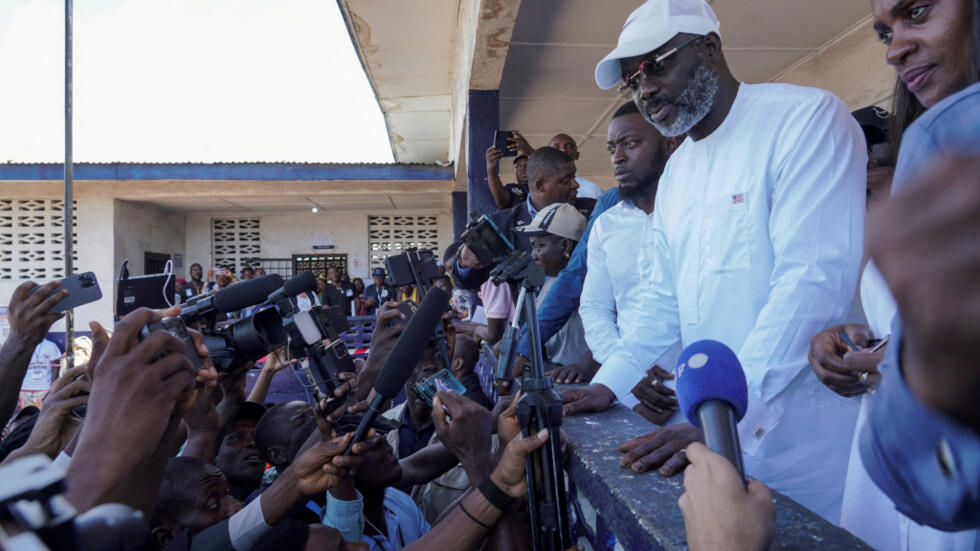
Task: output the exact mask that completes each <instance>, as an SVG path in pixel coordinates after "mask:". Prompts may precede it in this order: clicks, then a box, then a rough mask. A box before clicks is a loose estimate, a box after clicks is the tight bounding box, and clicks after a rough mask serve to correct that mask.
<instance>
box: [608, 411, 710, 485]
mask: <svg viewBox="0 0 980 551" xmlns="http://www.w3.org/2000/svg"><path fill="white" fill-rule="evenodd" d="M701 440H702V436H701V431H699V430H698V429H697V428H695V427H694V425H690V424H688V423H681V424H677V425H667V426H666V427H661V428H659V429H657V430H655V431H653V432H651V433H649V434H644V435H643V436H640V437H638V438H634V439H632V440H630V441H629V442H626V443H625V444H622V445H620V446H619V451H621V452H623V453H625V454H626V455H624V456H623V458H622V459H620V460H619V464H620V465H622V466H624V467H629V468H630V469H632V470H633V472H637V473H642V472H646V471H648V470H650V469H656V468H657V467H660V470H659V472H660V474H662V475H664V476H670V475H672V474H674V473H677V472H680V471H682V470H683V469H684V467H685V466H687V454H685V453H684V448H686V447H687V446H688V445H690V444H691V443H692V442H700V441H701Z"/></svg>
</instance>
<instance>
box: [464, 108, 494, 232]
mask: <svg viewBox="0 0 980 551" xmlns="http://www.w3.org/2000/svg"><path fill="white" fill-rule="evenodd" d="M499 116H500V93H499V92H498V91H497V90H470V97H469V105H468V106H467V116H466V189H467V197H466V199H467V201H466V215H467V217H468V216H469V215H470V214H471V213H473V212H477V213H479V214H490V213H491V212H494V211H496V210H497V204H496V203H494V201H493V195H491V194H490V188H489V187H487V148H489V147H490V146H491V145H493V137H494V133H495V132H496V131H497V125H498V124H499V122H498V121H499ZM453 226H454V229H455V220H454V224H453Z"/></svg>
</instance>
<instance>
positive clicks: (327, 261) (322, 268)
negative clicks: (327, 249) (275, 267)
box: [293, 254, 347, 278]
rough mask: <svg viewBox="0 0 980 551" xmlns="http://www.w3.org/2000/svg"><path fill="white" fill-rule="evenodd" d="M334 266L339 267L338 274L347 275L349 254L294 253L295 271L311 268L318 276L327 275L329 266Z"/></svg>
mask: <svg viewBox="0 0 980 551" xmlns="http://www.w3.org/2000/svg"><path fill="white" fill-rule="evenodd" d="M331 266H333V267H334V268H337V275H338V276H340V277H341V278H342V277H344V276H345V275H347V255H346V254H294V255H293V273H295V274H298V273H300V272H303V271H306V270H309V271H311V272H313V275H315V276H316V277H318V278H320V277H323V278H325V277H327V268H329V267H331Z"/></svg>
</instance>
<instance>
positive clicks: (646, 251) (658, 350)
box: [592, 187, 680, 407]
mask: <svg viewBox="0 0 980 551" xmlns="http://www.w3.org/2000/svg"><path fill="white" fill-rule="evenodd" d="M663 191H664V188H663V187H662V188H661V189H660V190H659V191H658V192H657V202H660V200H661V199H660V197H661V195H663ZM660 213H661V209H654V215H653V222H652V223H650V222H647V223H645V224H644V226H643V235H642V239H641V241H640V247H639V251H638V254H637V262H638V263H639V269H640V274H641V276H640V285H639V288H638V289H637V290H636V295H637V297H636V298H637V303H636V305H635V306H633V307H632V308H630V310H629V312H630V314H629V316H628V318H627V317H626V316H620V319H619V324H618V325H619V328H620V332H621V333H622V335H623V337H622V338H623V342H624V345H625V346H624V349H623V351H622V352H619V353H616V354H613V356H612V357H610V358H609V360H607V361H606V362H605V363H604V364H603V365H602V367H601V368H599V372H598V373H596V376H595V377H594V378H593V379H592V382H593V383H599V384H603V385H605V386H607V387H609V389H610V390H612V391H613V393H614V394H615V395H616V398H618V399H619V401H620V402H622V403H623V404H624V405H626V406H627V407H633V406H634V405H636V404H638V403H639V401H638V400H637V399H636V397H634V396H633V394H632V392H631V391H632V390H633V387H634V386H636V383H637V382H639V380H640V379H642V378H643V377H645V376H646V370H647V369H648V368H650V367H651V366H653V365H654V363H656V362H658V361H662V358H664V357H665V355H666V354H668V353H670V351H671V350H672V349H673V348H674V347H675V345H676V344H677V343H678V341H680V314H679V310H678V305H677V293H676V289H675V286H674V278H673V272H672V267H671V263H670V254H669V250H668V248H667V239H666V237H665V235H664V232H663V221H662V220H661V214H660ZM662 367H665V368H667V369H668V370H669V369H671V368H672V367H673V366H672V365H667V366H662Z"/></svg>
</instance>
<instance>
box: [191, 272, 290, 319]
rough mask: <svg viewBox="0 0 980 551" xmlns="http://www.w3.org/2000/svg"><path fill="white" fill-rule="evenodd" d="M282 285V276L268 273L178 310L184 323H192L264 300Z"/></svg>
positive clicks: (234, 284) (235, 284) (236, 284)
mask: <svg viewBox="0 0 980 551" xmlns="http://www.w3.org/2000/svg"><path fill="white" fill-rule="evenodd" d="M281 286H282V277H280V276H279V275H278V274H270V275H266V276H262V277H257V278H255V279H249V280H246V281H239V282H238V283H233V284H231V285H229V286H228V288H227V289H222V290H221V291H219V292H217V293H215V294H213V295H211V296H209V297H207V298H204V299H202V300H199V301H197V302H195V303H194V304H192V305H191V306H190V307H188V308H186V309H184V310H182V311H181V312H180V317H181V319H183V320H184V323H192V322H195V321H197V320H199V319H201V318H207V317H211V316H214V315H217V314H227V313H229V312H234V311H236V310H241V309H242V308H248V307H249V306H254V305H256V304H261V303H262V302H263V301H265V297H267V296H269V293H271V292H272V291H275V290H276V289H278V288H279V287H281Z"/></svg>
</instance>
